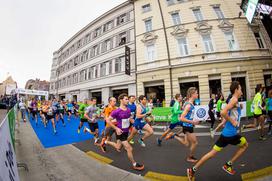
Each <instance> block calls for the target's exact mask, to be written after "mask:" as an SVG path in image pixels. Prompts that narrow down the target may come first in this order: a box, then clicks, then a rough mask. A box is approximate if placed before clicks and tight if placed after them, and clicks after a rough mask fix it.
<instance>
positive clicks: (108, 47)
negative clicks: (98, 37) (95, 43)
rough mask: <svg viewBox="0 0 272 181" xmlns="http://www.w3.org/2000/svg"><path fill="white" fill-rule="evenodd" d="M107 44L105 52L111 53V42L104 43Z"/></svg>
mask: <svg viewBox="0 0 272 181" xmlns="http://www.w3.org/2000/svg"><path fill="white" fill-rule="evenodd" d="M104 43H105V44H104V45H105V51H109V50H110V49H111V40H110V39H108V40H106V41H105V42H104Z"/></svg>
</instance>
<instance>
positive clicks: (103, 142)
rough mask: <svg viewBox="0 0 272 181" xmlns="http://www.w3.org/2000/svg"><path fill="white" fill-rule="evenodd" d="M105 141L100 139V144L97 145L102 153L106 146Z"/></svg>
mask: <svg viewBox="0 0 272 181" xmlns="http://www.w3.org/2000/svg"><path fill="white" fill-rule="evenodd" d="M106 140H107V139H106V138H102V140H101V143H100V145H99V146H100V148H101V150H102V152H103V153H105V152H106V144H105V141H106Z"/></svg>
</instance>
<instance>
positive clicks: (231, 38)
mask: <svg viewBox="0 0 272 181" xmlns="http://www.w3.org/2000/svg"><path fill="white" fill-rule="evenodd" d="M225 37H226V39H227V43H228V47H229V50H238V45H237V42H236V41H235V38H234V36H233V33H232V32H226V33H225Z"/></svg>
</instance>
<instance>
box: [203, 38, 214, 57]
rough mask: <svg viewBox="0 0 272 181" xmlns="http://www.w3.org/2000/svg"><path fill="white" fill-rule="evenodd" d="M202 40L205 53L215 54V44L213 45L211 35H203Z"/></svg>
mask: <svg viewBox="0 0 272 181" xmlns="http://www.w3.org/2000/svg"><path fill="white" fill-rule="evenodd" d="M202 39H203V44H204V47H205V53H210V52H213V51H214V49H213V44H212V39H211V36H210V35H202Z"/></svg>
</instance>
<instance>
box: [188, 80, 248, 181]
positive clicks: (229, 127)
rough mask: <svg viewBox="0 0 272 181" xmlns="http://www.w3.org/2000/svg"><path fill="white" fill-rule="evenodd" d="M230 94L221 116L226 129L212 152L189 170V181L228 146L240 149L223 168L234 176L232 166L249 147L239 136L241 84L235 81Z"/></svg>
mask: <svg viewBox="0 0 272 181" xmlns="http://www.w3.org/2000/svg"><path fill="white" fill-rule="evenodd" d="M230 92H231V94H232V95H233V96H232V98H231V99H230V101H229V103H228V104H227V105H226V107H225V108H224V109H223V110H222V111H221V115H222V116H223V118H225V120H226V124H225V128H224V129H223V131H222V133H221V135H220V137H219V139H218V140H217V141H216V143H215V145H214V146H213V148H212V150H211V151H210V152H209V153H207V154H206V155H204V156H203V157H202V158H201V159H200V160H199V161H198V162H197V163H196V164H195V166H194V167H192V168H188V169H187V176H188V179H189V180H192V179H193V177H194V174H195V172H196V171H197V169H198V168H199V167H200V166H201V165H203V164H204V163H205V162H206V161H207V160H209V159H210V158H212V157H214V156H215V155H216V154H217V153H218V152H219V151H221V150H222V149H223V148H224V147H226V146H227V145H228V144H231V145H237V146H239V149H238V150H237V152H236V153H235V154H234V156H233V157H232V158H231V159H230V160H229V161H228V162H226V164H225V165H224V166H223V167H222V168H223V170H225V171H226V172H227V173H229V174H231V175H234V174H235V171H234V169H233V168H232V164H233V163H234V162H235V161H236V160H237V159H238V158H239V157H240V156H241V155H242V154H243V153H244V151H245V150H246V149H247V147H248V143H247V141H246V139H245V137H242V136H240V135H239V134H237V130H238V128H239V124H240V114H241V110H240V108H239V106H238V99H239V98H240V97H241V95H242V94H243V93H242V90H241V86H240V83H239V82H237V81H234V82H232V83H231V85H230Z"/></svg>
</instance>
